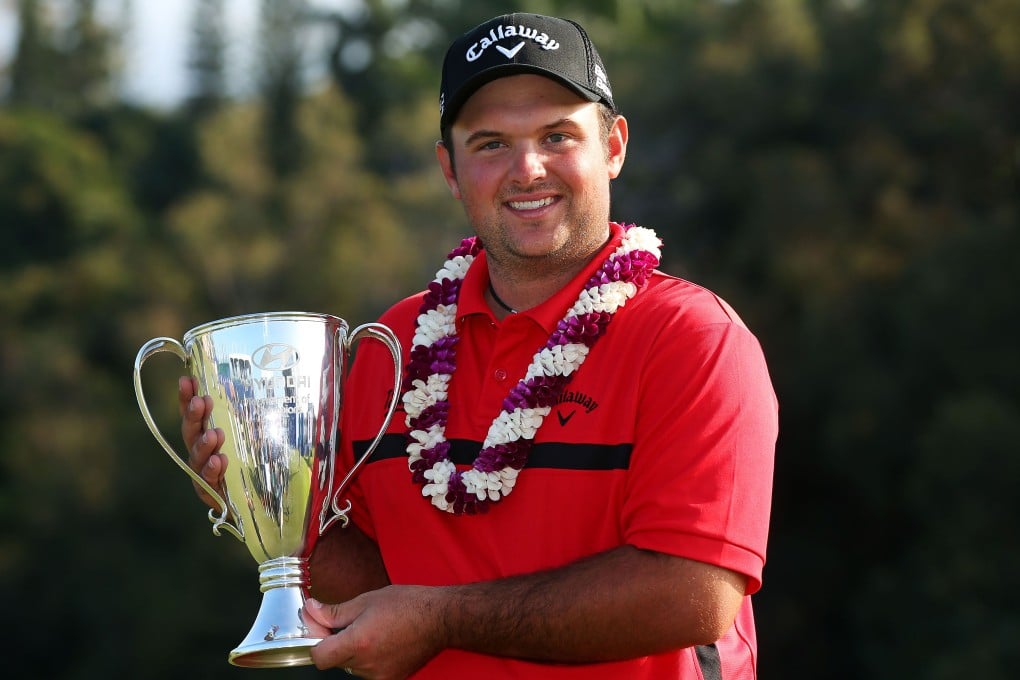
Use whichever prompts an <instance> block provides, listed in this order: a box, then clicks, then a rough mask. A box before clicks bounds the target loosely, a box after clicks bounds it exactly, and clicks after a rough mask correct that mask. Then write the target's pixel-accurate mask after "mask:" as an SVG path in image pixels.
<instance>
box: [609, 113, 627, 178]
mask: <svg viewBox="0 0 1020 680" xmlns="http://www.w3.org/2000/svg"><path fill="white" fill-rule="evenodd" d="M629 136H630V132H629V130H628V128H627V119H626V118H624V117H623V116H617V117H616V121H615V122H614V123H613V128H612V129H611V130H610V131H609V144H608V146H609V149H608V150H609V158H608V161H609V162H608V165H609V179H616V178H617V177H619V176H620V173H621V172H622V171H623V161H624V160H626V158H627V139H628V138H629Z"/></svg>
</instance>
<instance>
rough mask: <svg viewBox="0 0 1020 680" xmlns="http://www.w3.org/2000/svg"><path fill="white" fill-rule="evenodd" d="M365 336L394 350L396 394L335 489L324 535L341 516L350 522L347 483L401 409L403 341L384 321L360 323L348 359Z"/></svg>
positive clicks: (322, 524)
mask: <svg viewBox="0 0 1020 680" xmlns="http://www.w3.org/2000/svg"><path fill="white" fill-rule="evenodd" d="M364 337H368V338H372V339H373V340H378V341H379V342H381V343H383V344H384V345H386V348H387V349H388V350H389V351H390V355H391V356H392V357H393V396H392V398H391V399H390V403H389V406H388V407H387V410H386V417H385V418H383V422H382V427H380V428H379V433H378V434H377V435H376V436H375V439H373V440H372V443H371V444H369V445H368V448H367V449H366V450H365V453H363V454H362V455H361V458H359V459H358V460H357V462H355V463H354V465H353V466H352V467H351V469H350V470H348V471H347V475H346V476H345V477H344V478H343V480H342V481H341V482H340V484H339V485H338V486H337V488H336V491H335V492H331V493H332V496H333V497H332V500H331V501H330V503H329V507H330V509H331V510H332V512H333V516H332V517H330V518H329V519H326V518H325V517H322V518H320V522H319V534H320V535H321V534H322V533H323V532H325V531H326V529H328V528H329V527H330V526H332V524H333V523H334V522H336V521H337V520H340V519H341V518H342V526H347V522H349V521H350V518H348V517H347V513H348V512H350V510H351V502H350V501H349V500H348V501H347V506H346V507H345V508H340V506H339V502H340V494H341V493H342V492H343V490H344V489H346V488H347V485H348V484H349V483H350V481H351V480H352V479H353V478H354V475H355V474H357V473H358V470H360V469H361V465H362V464H363V463H364V462H365V461H366V460H368V457H369V456H371V455H372V452H373V451H375V447H376V446H378V445H379V442H380V441H382V438H383V435H384V434H386V430H387V428H389V426H390V420H392V419H393V414H394V413H395V412H396V410H397V404H399V403H400V396H401V395H400V373H401V371H400V358H401V357H400V341H399V340H397V336H396V334H395V333H394V332H393V331H392V330H390V329H389V328H388V327H387V326H385V325H383V324H381V323H366V324H362V325H360V326H358V327H357V328H355V329H354V331H353V332H352V333H351V335H350V338H348V340H347V347H345V348H344V353H343V356H344V358H345V359H346V357H347V355H348V353H349V349H350V347H351V346H352V345H353V344H354V343H355V342H357V341H358V340H360V339H362V338H364ZM334 457H335V456H334ZM333 465H334V462H333V461H332V460H331V461H330V466H331V468H330V470H331V474H330V479H332V466H333Z"/></svg>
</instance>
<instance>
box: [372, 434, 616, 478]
mask: <svg viewBox="0 0 1020 680" xmlns="http://www.w3.org/2000/svg"><path fill="white" fill-rule="evenodd" d="M369 443H370V442H369V441H367V440H366V441H356V442H354V455H355V458H356V459H357V458H360V457H361V456H362V455H363V454H364V452H365V451H366V450H367V449H368V445H369ZM481 449H482V445H481V443H480V442H476V441H469V440H466V439H451V440H450V460H452V461H453V462H454V463H456V464H457V465H471V463H473V462H474V460H475V458H477V457H478V452H479V451H481ZM631 449H632V447H631V445H630V444H563V443H558V442H546V443H542V444H535V445H534V446H533V447H532V449H531V453H530V454H529V455H528V463H527V465H525V466H524V467H525V468H532V469H535V468H546V469H556V470H626V469H627V468H629V467H630V452H631ZM405 456H407V437H405V436H404V435H402V434H387V435H384V436H383V438H382V440H381V441H380V442H379V446H378V447H377V448H376V450H375V452H374V453H373V454H372V457H371V458H369V459H368V461H367V462H368V463H373V462H375V461H380V460H386V459H387V458H402V457H405Z"/></svg>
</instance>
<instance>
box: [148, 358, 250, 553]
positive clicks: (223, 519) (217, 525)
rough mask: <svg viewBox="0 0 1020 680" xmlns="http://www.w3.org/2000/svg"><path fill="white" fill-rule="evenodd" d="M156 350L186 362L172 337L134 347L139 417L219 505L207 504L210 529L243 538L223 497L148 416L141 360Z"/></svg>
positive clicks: (173, 457) (175, 459) (173, 458)
mask: <svg viewBox="0 0 1020 680" xmlns="http://www.w3.org/2000/svg"><path fill="white" fill-rule="evenodd" d="M159 352H170V353H171V354H174V355H176V356H177V358H179V359H180V360H181V361H182V362H184V363H185V364H186V363H187V362H188V359H187V353H186V352H185V351H184V346H183V345H181V343H179V342H177V341H176V340H174V339H173V338H153V339H152V340H149V341H148V342H147V343H145V344H144V345H142V348H141V349H139V350H138V355H137V356H136V357H135V398H136V399H137V400H138V408H139V409H140V410H141V412H142V418H144V419H145V424H146V425H148V426H149V430H151V431H152V436H154V437H155V438H156V441H157V442H159V444H160V446H162V447H163V450H164V451H166V452H167V454H168V455H169V456H170V459H171V460H173V461H174V462H175V463H177V466H178V467H180V468H181V469H182V470H184V471H185V472H186V473H188V476H189V477H191V479H192V481H193V482H195V483H196V484H198V485H199V486H200V487H202V489H203V490H204V491H205V492H206V493H207V494H209V496H211V497H212V498H213V500H215V501H216V504H217V505H218V506H219V507H220V514H219V516H217V515H216V514H215V510H214V509H213V508H209V521H210V522H212V523H213V533H214V534H215V535H217V536H219V535H220V530H221V529H226V530H227V532H228V533H230V534H231V535H232V536H234V537H235V538H236V539H237V540H239V541H241V542H242V543H243V542H244V534H243V533H242V532H241V531H240V529H238V528H237V527H236V526H234V525H233V524H231V523H230V522H228V521H227V514H228V512H229V511H228V510H227V503H226V501H224V500H223V497H222V496H220V494H219V493H218V492H217V491H216V490H215V489H214V488H212V487H211V486H210V485H209V484H208V482H206V481H205V480H204V479H202V478H201V477H200V476H199V475H198V474H197V473H196V472H195V471H194V470H192V469H191V466H189V465H188V464H187V462H185V460H184V459H183V458H182V457H181V455H180V454H178V453H177V451H175V450H174V448H173V446H171V445H170V442H168V441H167V439H166V437H164V436H163V433H162V432H160V431H159V426H157V425H156V421H155V420H154V419H153V417H152V413H150V412H149V405H148V403H147V402H146V401H145V393H144V391H143V390H142V365H143V364H144V363H145V361H146V360H147V359H148V358H149V357H151V356H152V355H153V354H157V353H159Z"/></svg>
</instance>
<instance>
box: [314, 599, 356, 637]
mask: <svg viewBox="0 0 1020 680" xmlns="http://www.w3.org/2000/svg"><path fill="white" fill-rule="evenodd" d="M304 612H305V614H306V615H307V616H306V617H304V618H305V623H316V624H318V625H320V626H322V627H324V628H326V629H328V632H329V634H332V633H334V632H336V631H337V630H338V629H340V628H345V627H347V626H348V625H349V624H350V623H351V618H350V615H349V614H345V613H344V606H343V604H325V603H323V602H319V601H318V600H316V599H315V598H313V597H310V598H308V599H307V600H305V608H304Z"/></svg>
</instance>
